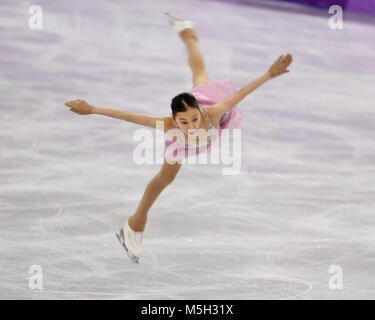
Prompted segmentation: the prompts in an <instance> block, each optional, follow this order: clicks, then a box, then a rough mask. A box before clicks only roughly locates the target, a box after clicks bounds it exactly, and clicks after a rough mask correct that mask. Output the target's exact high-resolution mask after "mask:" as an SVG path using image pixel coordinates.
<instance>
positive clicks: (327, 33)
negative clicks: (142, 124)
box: [0, 0, 375, 299]
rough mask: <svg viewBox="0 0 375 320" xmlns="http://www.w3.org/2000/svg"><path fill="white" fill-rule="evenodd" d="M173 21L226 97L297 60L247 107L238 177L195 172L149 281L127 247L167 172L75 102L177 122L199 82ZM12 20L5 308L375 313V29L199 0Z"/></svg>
mask: <svg viewBox="0 0 375 320" xmlns="http://www.w3.org/2000/svg"><path fill="white" fill-rule="evenodd" d="M78 3H79V4H78ZM31 5H40V6H41V7H42V8H43V23H44V29H43V30H32V29H30V28H29V26H28V19H29V18H30V16H31V14H30V13H29V8H30V6H31ZM289 6H290V7H292V5H289ZM293 7H294V6H293ZM165 11H169V12H172V13H174V14H176V15H179V16H182V17H184V18H189V19H191V20H194V21H195V22H196V24H197V28H198V35H199V39H200V40H199V45H200V48H201V51H202V54H203V56H204V58H205V62H206V67H207V70H208V73H209V75H210V77H211V78H212V80H214V81H218V80H221V79H227V78H230V79H231V80H232V81H233V83H235V85H236V87H237V88H240V87H241V86H243V85H245V84H247V83H248V82H250V81H251V80H253V79H255V78H257V77H258V76H260V75H262V74H263V73H264V72H265V71H266V70H267V69H268V67H269V66H270V65H271V64H272V63H273V62H274V60H276V59H277V57H278V56H279V55H281V54H285V53H289V52H290V53H292V54H293V57H294V61H293V63H292V65H291V66H290V70H291V72H290V73H289V74H286V75H283V76H281V77H278V78H276V79H272V80H271V81H269V82H267V83H266V84H264V85H263V86H261V87H260V88H258V89H257V90H256V91H254V92H253V93H252V94H250V95H249V96H248V97H247V98H246V99H245V100H243V101H242V102H241V103H240V104H239V105H238V107H239V108H240V109H241V110H242V113H243V120H242V167H241V172H240V174H238V175H232V176H225V175H222V167H223V165H185V166H183V167H182V168H181V170H180V172H179V174H178V176H177V178H176V180H175V181H174V182H173V183H172V184H171V185H170V186H168V187H167V188H166V189H165V190H164V191H163V192H162V194H161V195H160V196H159V198H158V199H157V200H156V202H155V204H154V205H153V206H152V208H151V210H150V212H149V220H148V224H147V227H146V230H145V233H144V237H143V250H144V254H143V256H142V257H141V260H140V264H139V265H135V264H132V263H131V262H130V260H129V258H128V257H127V256H126V253H125V251H124V250H123V248H122V247H121V246H120V244H119V243H118V241H117V239H116V237H115V231H118V229H119V228H120V226H121V225H122V224H123V222H124V221H125V219H127V218H128V217H129V216H130V215H131V214H133V212H134V211H135V209H136V207H137V205H138V203H139V201H140V199H141V197H142V194H143V192H144V189H145V187H146V185H147V183H148V182H149V181H150V180H151V179H152V178H153V177H154V176H155V175H156V174H157V173H158V171H159V168H160V164H153V165H137V164H135V163H134V161H133V158H132V152H133V149H134V147H135V146H136V145H137V144H138V142H136V141H133V140H132V136H133V133H134V131H135V130H136V129H138V128H139V126H137V125H136V124H133V123H128V122H124V121H119V120H115V119H112V118H107V117H103V116H100V115H89V116H80V115H77V114H75V113H72V112H68V110H69V109H68V108H67V107H66V106H65V105H64V102H66V101H68V100H74V99H85V100H86V101H88V102H89V103H91V104H93V105H96V106H102V107H111V108H118V109H124V110H128V111H133V112H139V113H147V114H152V115H160V116H168V115H169V114H170V100H171V99H172V98H173V97H174V96H175V95H176V94H178V93H180V92H183V91H188V90H190V89H191V87H192V83H191V73H190V69H189V66H188V64H187V54H186V52H185V47H184V45H183V43H182V42H181V40H180V39H179V38H178V36H177V35H176V33H175V31H174V30H173V29H172V28H171V27H170V26H169V24H168V22H167V20H166V18H165V16H164V14H163V13H164V12H165ZM0 14H1V18H0V52H1V54H0V70H1V72H0V83H1V86H0V97H1V101H0V204H1V206H0V298H2V299H16V298H17V299H94V298H95V299H374V298H375V273H374V270H375V241H374V240H375V216H374V215H375V211H374V200H375V142H374V140H375V124H374V122H375V103H374V101H375V59H374V52H375V21H374V19H372V22H371V18H367V22H366V23H363V22H360V21H358V20H359V18H358V17H359V16H356V19H354V18H353V19H347V20H345V17H346V16H345V15H344V29H343V30H331V29H329V27H328V18H329V16H330V15H329V14H328V13H325V11H322V10H314V9H306V10H305V13H292V12H288V11H286V10H272V9H270V8H265V7H261V6H252V5H245V4H239V3H224V2H217V1H192V0H189V1H173V0H163V1H145V0H142V1H120V0H116V1H115V0H112V1H99V0H91V1H88V0H86V1H79V2H76V1H72V0H68V1H57V0H54V1H32V2H31V1H10V0H2V1H1V2H0ZM348 17H349V16H348ZM32 265H39V266H40V267H41V268H42V271H43V290H42V291H38V290H32V289H30V288H29V277H30V276H31V274H29V273H28V272H29V268H30V266H32ZM331 266H339V267H341V269H342V272H343V274H342V276H343V277H342V280H343V282H342V283H343V287H342V289H341V290H340V289H339V290H334V289H332V288H330V286H329V281H330V279H331V277H333V276H337V273H335V274H332V273H330V267H331ZM336 270H339V269H336ZM331 281H332V280H331Z"/></svg>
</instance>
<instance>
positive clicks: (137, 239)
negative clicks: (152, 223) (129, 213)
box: [116, 222, 143, 263]
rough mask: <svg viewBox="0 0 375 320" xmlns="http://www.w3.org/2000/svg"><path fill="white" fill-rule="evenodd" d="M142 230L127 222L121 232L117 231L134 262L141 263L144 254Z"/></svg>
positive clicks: (118, 237)
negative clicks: (136, 229)
mask: <svg viewBox="0 0 375 320" xmlns="http://www.w3.org/2000/svg"><path fill="white" fill-rule="evenodd" d="M142 234H143V232H142V231H134V230H133V229H132V228H130V226H129V223H128V222H126V223H125V225H124V227H123V228H122V229H121V230H120V232H119V233H116V236H117V239H118V240H119V241H120V243H121V244H122V246H123V247H124V248H125V250H126V252H127V254H128V256H129V257H130V259H131V260H132V261H133V262H134V263H139V258H140V256H141V254H142Z"/></svg>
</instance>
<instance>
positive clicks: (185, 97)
mask: <svg viewBox="0 0 375 320" xmlns="http://www.w3.org/2000/svg"><path fill="white" fill-rule="evenodd" d="M188 107H190V108H197V109H198V110H199V111H200V108H199V103H198V101H197V99H195V97H194V96H193V95H192V94H191V93H189V92H182V93H180V94H178V95H177V96H175V97H174V98H173V99H172V102H171V108H172V114H173V118H174V119H175V118H176V114H177V112H184V111H186V110H187V108H188Z"/></svg>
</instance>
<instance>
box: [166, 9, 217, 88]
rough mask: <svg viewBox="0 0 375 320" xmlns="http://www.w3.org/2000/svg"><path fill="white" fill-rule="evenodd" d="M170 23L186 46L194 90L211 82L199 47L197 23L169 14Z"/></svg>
mask: <svg viewBox="0 0 375 320" xmlns="http://www.w3.org/2000/svg"><path fill="white" fill-rule="evenodd" d="M166 14H167V16H168V20H169V23H170V24H171V25H172V26H173V27H174V28H175V30H176V31H177V33H178V34H179V35H180V37H181V39H182V41H183V42H184V43H185V45H186V50H187V53H188V62H189V66H190V68H191V71H192V74H193V88H194V87H196V86H199V85H201V84H204V83H207V82H210V81H211V80H210V78H209V77H208V74H207V71H206V67H205V64H204V60H203V56H202V54H201V52H200V50H199V47H198V36H197V33H196V28H195V23H194V22H192V21H190V20H183V19H180V18H177V17H174V16H173V15H171V14H169V13H167V12H166Z"/></svg>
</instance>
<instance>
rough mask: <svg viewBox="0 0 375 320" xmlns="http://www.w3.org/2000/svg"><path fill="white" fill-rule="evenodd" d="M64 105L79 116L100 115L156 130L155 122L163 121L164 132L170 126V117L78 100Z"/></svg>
mask: <svg viewBox="0 0 375 320" xmlns="http://www.w3.org/2000/svg"><path fill="white" fill-rule="evenodd" d="M65 105H67V106H68V107H70V111H73V112H75V113H78V114H81V115H87V114H101V115H104V116H108V117H112V118H115V119H120V120H125V121H129V122H133V123H136V124H140V125H143V126H146V127H151V128H156V121H164V131H167V130H168V129H170V125H171V123H170V122H171V117H157V116H151V115H147V114H140V113H134V112H129V111H125V110H119V109H111V108H103V107H95V106H92V105H90V104H88V103H87V102H86V101H84V100H80V99H77V100H72V101H68V102H65Z"/></svg>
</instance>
